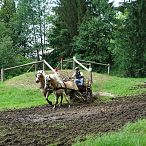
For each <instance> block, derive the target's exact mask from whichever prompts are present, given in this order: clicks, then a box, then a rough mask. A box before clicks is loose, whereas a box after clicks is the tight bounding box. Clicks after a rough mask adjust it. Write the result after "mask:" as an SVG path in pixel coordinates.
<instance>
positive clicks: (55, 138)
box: [0, 95, 146, 146]
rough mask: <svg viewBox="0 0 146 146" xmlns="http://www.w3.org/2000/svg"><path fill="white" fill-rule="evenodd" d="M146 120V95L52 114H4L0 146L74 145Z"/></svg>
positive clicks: (48, 109) (47, 109) (35, 111)
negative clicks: (125, 125) (134, 122)
mask: <svg viewBox="0 0 146 146" xmlns="http://www.w3.org/2000/svg"><path fill="white" fill-rule="evenodd" d="M145 117H146V95H141V96H133V97H128V98H120V99H119V100H114V101H112V102H109V103H101V102H97V103H94V104H82V105H74V106H71V108H70V109H68V108H67V107H63V108H62V109H56V110H54V111H53V110H52V108H51V107H48V106H41V107H35V108H31V109H23V110H15V111H5V112H0V146H9V145H11V146H15V145H16V146H19V145H21V146H29V145H30V146H47V145H48V144H56V145H60V146H61V145H71V144H72V143H73V142H74V138H76V137H78V136H80V138H84V136H86V134H95V133H97V134H99V133H104V132H109V131H114V130H118V129H119V128H120V127H121V126H123V125H124V124H125V123H127V122H133V121H136V120H137V119H139V118H145Z"/></svg>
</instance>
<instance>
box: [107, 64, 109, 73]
mask: <svg viewBox="0 0 146 146" xmlns="http://www.w3.org/2000/svg"><path fill="white" fill-rule="evenodd" d="M107 72H108V75H109V73H110V64H108V70H107Z"/></svg>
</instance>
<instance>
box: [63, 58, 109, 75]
mask: <svg viewBox="0 0 146 146" xmlns="http://www.w3.org/2000/svg"><path fill="white" fill-rule="evenodd" d="M77 61H78V62H80V63H81V64H83V65H87V66H89V68H92V64H95V65H102V66H107V74H108V75H109V74H110V64H105V63H97V62H94V61H86V60H80V59H77ZM63 62H69V63H73V68H75V62H74V61H73V60H72V59H66V60H61V69H62V68H63Z"/></svg>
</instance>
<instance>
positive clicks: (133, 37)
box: [113, 0, 146, 77]
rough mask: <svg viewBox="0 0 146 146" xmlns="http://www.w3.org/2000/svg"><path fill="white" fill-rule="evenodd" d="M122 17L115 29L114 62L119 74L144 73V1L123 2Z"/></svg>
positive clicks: (145, 45) (145, 39)
mask: <svg viewBox="0 0 146 146" xmlns="http://www.w3.org/2000/svg"><path fill="white" fill-rule="evenodd" d="M122 7H123V9H124V13H123V15H124V16H125V17H123V18H122V19H121V18H120V19H119V18H118V19H119V25H118V26H117V29H116V31H115V33H114V34H115V35H114V36H115V39H114V40H115V42H114V44H115V49H114V50H113V53H114V55H115V63H116V66H117V68H118V69H119V71H120V72H121V74H123V75H124V76H130V77H139V76H144V75H145V69H146V59H145V58H146V44H145V41H146V28H145V25H146V21H145V20H146V3H145V1H144V0H140V1H133V2H131V3H125V4H124V5H123V6H122Z"/></svg>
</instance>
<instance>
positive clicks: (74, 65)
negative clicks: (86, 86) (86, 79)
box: [73, 60, 76, 69]
mask: <svg viewBox="0 0 146 146" xmlns="http://www.w3.org/2000/svg"><path fill="white" fill-rule="evenodd" d="M75 67H76V64H75V61H74V60H73V69H75Z"/></svg>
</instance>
